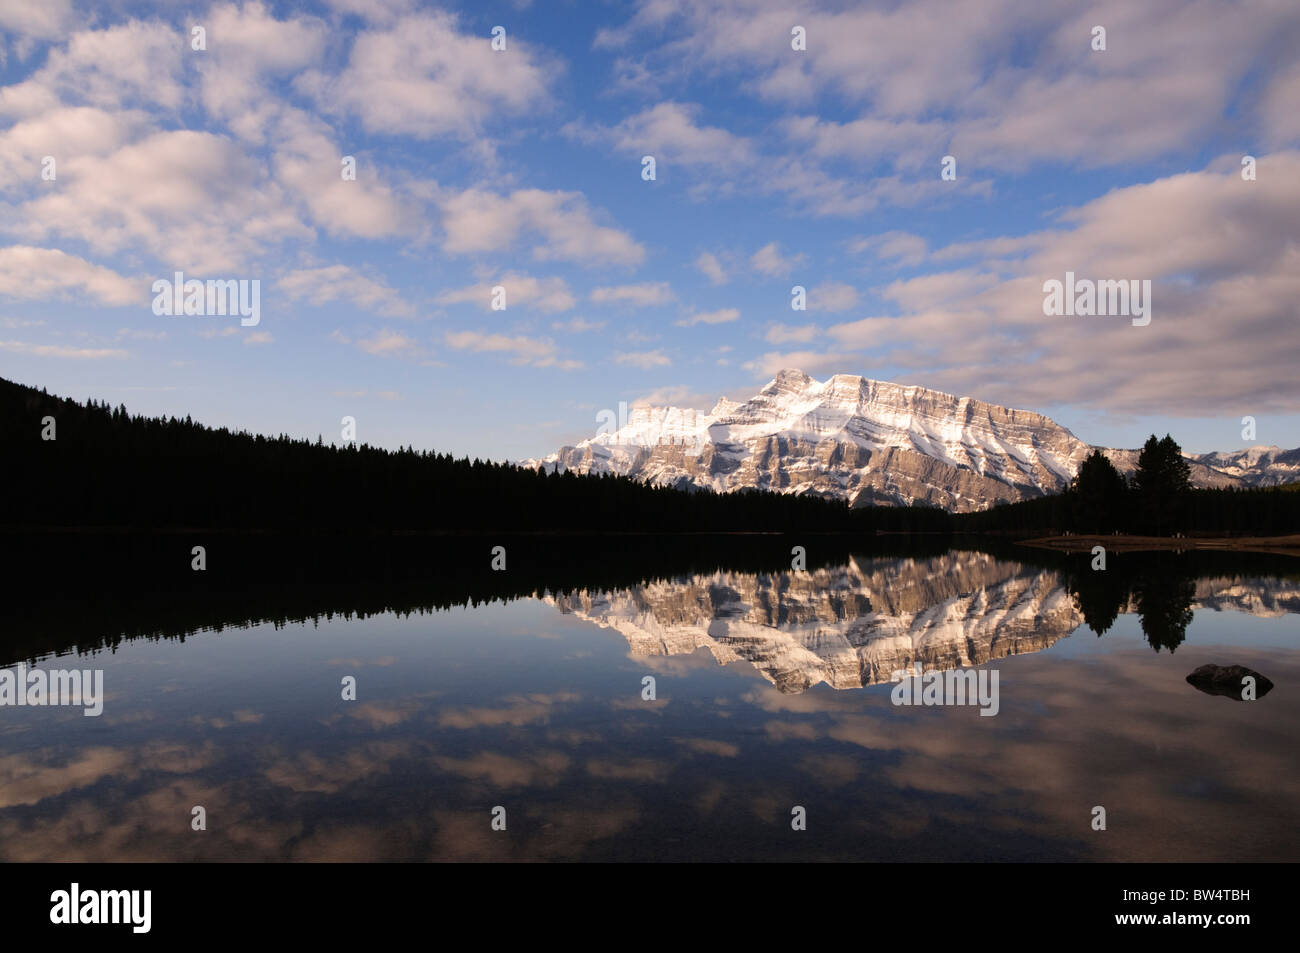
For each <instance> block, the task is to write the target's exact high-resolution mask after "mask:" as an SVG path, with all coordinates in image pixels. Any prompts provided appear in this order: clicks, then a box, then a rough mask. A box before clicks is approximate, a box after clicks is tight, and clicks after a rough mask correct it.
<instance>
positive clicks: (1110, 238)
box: [805, 152, 1300, 417]
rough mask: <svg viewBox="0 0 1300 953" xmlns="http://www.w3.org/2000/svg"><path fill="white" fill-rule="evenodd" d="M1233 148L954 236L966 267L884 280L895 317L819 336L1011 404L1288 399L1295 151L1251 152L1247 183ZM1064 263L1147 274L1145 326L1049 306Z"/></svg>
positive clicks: (1266, 404) (1299, 258) (1296, 280)
mask: <svg viewBox="0 0 1300 953" xmlns="http://www.w3.org/2000/svg"><path fill="white" fill-rule="evenodd" d="M1237 158H1238V157H1237V156H1234V155H1229V156H1226V157H1224V159H1223V160H1221V161H1217V162H1215V163H1213V164H1212V169H1209V170H1206V171H1202V172H1195V173H1184V174H1181V175H1174V176H1170V177H1167V178H1163V179H1158V180H1156V181H1154V182H1149V183H1144V184H1140V185H1134V186H1129V187H1127V188H1121V189H1115V190H1112V191H1111V192H1108V193H1107V194H1105V195H1103V196H1101V197H1100V198H1098V199H1095V200H1093V201H1091V202H1088V203H1086V204H1085V205H1083V206H1080V207H1078V208H1074V209H1069V210H1066V211H1065V212H1063V213H1061V214H1060V215H1059V216H1058V221H1059V223H1060V224H1059V227H1055V228H1051V229H1048V230H1045V231H1042V232H1038V233H1034V234H1032V235H1028V236H1017V237H1013V238H1011V239H1003V238H994V239H989V240H986V241H983V242H970V243H965V244H964V245H963V246H962V247H961V249H960V252H961V256H962V257H966V258H972V257H973V258H975V259H976V261H975V262H974V263H973V264H971V265H970V266H969V267H965V268H959V269H955V270H953V271H948V272H937V273H933V274H929V275H925V276H923V277H919V278H914V279H910V280H907V281H899V282H894V283H893V284H891V285H889V286H888V287H886V288H885V289H884V290H883V295H884V296H885V297H886V298H888V299H890V300H892V301H894V302H895V304H896V305H897V306H898V309H899V314H898V315H897V316H888V317H868V318H864V319H862V320H860V321H852V322H848V323H844V324H840V325H835V326H833V327H831V328H829V329H828V331H827V333H828V334H829V335H830V336H831V337H832V338H833V339H835V340H837V341H838V342H839V344H840V346H841V347H842V348H845V349H848V350H855V349H866V348H870V349H871V350H872V354H873V360H874V361H876V362H877V363H890V364H893V365H895V366H898V367H905V368H909V369H911V370H912V371H914V372H915V375H916V376H918V377H923V378H924V379H925V380H926V382H927V384H928V385H929V386H933V387H938V388H941V389H943V390H946V391H949V392H952V393H963V394H971V395H974V396H980V397H983V398H985V399H989V400H996V401H998V402H1000V403H1003V404H1007V405H1009V406H1022V407H1042V406H1051V405H1058V404H1063V403H1077V404H1081V405H1087V406H1092V407H1096V408H1099V409H1105V410H1108V411H1112V412H1118V413H1125V414H1136V415H1152V414H1174V415H1201V416H1225V417H1232V416H1233V415H1234V414H1235V415H1236V416H1237V417H1240V415H1241V414H1240V413H1239V412H1238V408H1242V407H1245V408H1249V409H1251V410H1252V411H1253V412H1254V413H1262V412H1296V411H1300V381H1298V380H1297V378H1296V376H1295V374H1294V372H1293V370H1292V368H1293V367H1294V366H1295V365H1296V364H1297V363H1300V338H1298V337H1297V335H1296V334H1295V333H1294V329H1295V320H1296V310H1295V307H1296V305H1295V302H1296V301H1297V300H1300V245H1297V243H1296V241H1295V238H1294V231H1295V225H1294V223H1295V222H1296V221H1297V220H1300V153H1296V152H1286V153H1274V154H1270V155H1267V156H1262V157H1261V159H1260V165H1261V169H1263V168H1265V167H1267V168H1268V169H1269V173H1268V174H1267V175H1261V176H1260V178H1259V180H1258V181H1256V182H1245V181H1243V180H1242V179H1241V177H1240V175H1239V168H1238V165H1237V161H1236V160H1237ZM1220 170H1223V171H1220ZM940 251H941V252H943V251H944V250H940ZM935 257H936V258H937V259H940V260H943V259H946V258H948V257H950V256H948V255H946V254H941V253H936V256H935ZM952 257H956V256H952ZM1066 271H1073V272H1074V273H1075V274H1076V275H1077V276H1078V277H1080V278H1090V279H1113V280H1139V281H1141V280H1149V281H1151V283H1152V302H1151V306H1152V310H1151V323H1150V324H1149V325H1148V326H1146V327H1134V326H1132V324H1131V321H1130V320H1129V319H1128V318H1126V317H1109V318H1104V317H1102V318H1080V317H1047V316H1045V315H1044V314H1043V307H1042V306H1043V298H1044V293H1043V290H1042V286H1043V282H1044V281H1046V280H1048V279H1056V280H1063V279H1064V276H1065V272H1066ZM1008 354H1016V355H1019V357H1018V359H1017V360H1016V361H1015V362H1012V363H1008V361H1007V355H1008ZM805 369H806V368H805ZM1229 371H1230V372H1229ZM1229 408H1231V410H1230V409H1229Z"/></svg>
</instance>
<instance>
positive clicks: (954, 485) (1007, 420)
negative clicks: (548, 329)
mask: <svg viewBox="0 0 1300 953" xmlns="http://www.w3.org/2000/svg"><path fill="white" fill-rule="evenodd" d="M1093 449H1094V448H1093V447H1092V446H1090V445H1089V444H1087V443H1085V442H1084V441H1082V440H1080V439H1079V438H1078V437H1076V436H1075V435H1074V434H1072V433H1071V432H1070V431H1069V430H1067V429H1066V428H1065V427H1062V426H1061V425H1060V424H1058V423H1056V422H1055V421H1053V420H1052V419H1050V418H1048V417H1045V416H1043V415H1042V414H1038V413H1035V412H1033V411H1027V410H1014V409H1011V408H1008V407H1004V406H1001V405H998V404H990V403H986V402H984V401H980V400H977V399H975V398H971V397H958V396H955V395H953V394H946V393H943V392H941V391H935V390H929V389H928V388H925V387H921V386H918V385H905V384H895V383H893V382H890V381H877V380H872V379H871V378H867V377H862V376H859V375H855V374H835V375H832V376H831V377H829V378H827V379H826V380H825V381H818V380H816V379H814V378H813V377H811V376H810V375H808V374H806V373H805V372H803V371H801V370H799V369H798V368H782V369H781V370H780V371H778V372H777V374H776V376H775V377H773V378H772V380H771V381H769V382H768V383H767V384H766V385H764V386H763V387H762V388H761V389H760V390H759V391H758V393H756V394H755V395H754V396H752V397H750V398H749V399H748V400H744V401H740V402H737V401H733V400H730V399H728V398H725V397H723V398H720V399H719V400H718V402H717V404H715V405H714V407H713V409H712V410H711V411H710V412H709V413H707V414H703V413H697V412H695V411H682V410H678V409H676V408H671V407H670V408H647V409H645V410H644V412H643V411H642V410H640V409H638V411H637V413H635V414H634V415H632V416H631V417H630V419H628V420H627V421H626V422H625V423H624V425H623V426H622V427H620V428H619V429H618V430H617V431H615V432H612V433H611V432H603V433H601V434H598V435H597V436H596V437H594V438H592V439H590V440H584V441H582V442H581V443H580V444H578V445H577V446H576V447H564V448H562V449H561V450H560V451H558V452H556V453H553V454H551V455H550V456H548V457H545V458H543V459H542V460H537V461H529V465H532V466H540V467H543V468H548V469H556V470H576V471H578V472H581V473H590V472H598V473H616V474H620V475H626V476H633V477H636V478H639V479H642V480H646V481H648V482H652V483H656V484H661V485H670V486H679V487H687V486H697V487H707V488H710V489H713V490H715V491H717V492H728V491H731V490H739V489H746V488H758V489H766V490H774V491H777V492H782V493H795V494H798V493H813V494H817V495H823V496H831V497H839V498H843V499H847V500H848V501H849V502H850V503H852V504H853V505H909V504H916V503H920V504H926V505H932V506H939V507H943V508H944V509H948V510H952V511H957V512H965V511H969V510H977V509H984V508H986V507H989V506H992V505H994V504H996V503H999V502H1014V501H1016V500H1021V499H1027V498H1030V497H1035V496H1042V495H1044V494H1049V493H1059V492H1060V491H1061V490H1063V489H1065V488H1066V487H1067V486H1068V485H1069V482H1070V480H1071V479H1073V477H1074V475H1075V473H1077V472H1078V469H1079V466H1080V464H1082V462H1083V460H1084V459H1085V458H1086V457H1087V456H1088V454H1089V453H1091V452H1092V451H1093ZM1105 452H1106V454H1107V455H1108V456H1109V457H1110V458H1111V459H1112V461H1114V462H1115V465H1116V466H1118V467H1119V468H1120V469H1121V470H1122V471H1126V472H1127V471H1131V470H1132V469H1133V468H1134V467H1135V466H1136V461H1137V456H1138V453H1137V451H1136V450H1109V449H1108V450H1106V451H1105ZM1294 453H1295V454H1296V456H1295V457H1294V458H1292V456H1291V455H1290V454H1286V453H1281V454H1279V453H1276V452H1274V451H1273V450H1272V448H1269V449H1268V450H1262V449H1260V448H1252V450H1250V451H1238V452H1237V453H1233V454H1203V455H1200V456H1198V457H1193V458H1191V460H1192V480H1193V482H1194V483H1195V484H1196V485H1200V486H1240V485H1257V484H1258V482H1259V481H1260V480H1265V479H1267V480H1269V481H1271V482H1285V480H1286V479H1287V478H1288V477H1287V474H1291V473H1293V471H1294V473H1296V474H1300V451H1297V452H1294ZM1266 468H1267V469H1269V471H1270V474H1268V475H1266V474H1264V473H1263V470H1264V469H1266ZM1283 471H1285V473H1284V472H1283ZM1289 478H1290V479H1294V475H1292V476H1290V477H1289Z"/></svg>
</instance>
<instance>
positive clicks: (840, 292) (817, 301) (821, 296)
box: [808, 281, 858, 311]
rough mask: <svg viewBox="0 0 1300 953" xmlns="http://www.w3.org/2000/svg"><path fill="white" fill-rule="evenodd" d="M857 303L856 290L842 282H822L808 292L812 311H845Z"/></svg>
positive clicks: (809, 305)
mask: <svg viewBox="0 0 1300 953" xmlns="http://www.w3.org/2000/svg"><path fill="white" fill-rule="evenodd" d="M857 303H858V289H856V288H854V287H853V286H852V285H846V284H844V283H843V282H842V281H823V282H822V283H821V284H819V285H817V286H816V287H815V288H813V289H812V290H811V291H809V292H808V307H809V308H810V309H812V310H813V311H847V310H849V309H850V308H852V307H853V306H854V305H855V304H857Z"/></svg>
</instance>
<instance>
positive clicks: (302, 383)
mask: <svg viewBox="0 0 1300 953" xmlns="http://www.w3.org/2000/svg"><path fill="white" fill-rule="evenodd" d="M1133 6H1134V5H1132V4H1130V3H1096V4H1087V5H1081V4H1078V3H1073V2H1063V0H1062V2H1053V0H1048V2H1043V3H1035V4H1024V3H1019V4H1017V3H1011V2H1003V0H978V2H969V3H963V4H961V5H960V6H959V7H953V6H952V5H951V4H946V3H934V2H928V0H927V2H915V3H906V4H841V3H825V2H816V3H804V4H783V3H776V2H769V0H725V2H720V3H716V4H707V5H705V4H691V3H679V2H676V0H648V2H644V3H631V2H629V3H614V2H607V3H583V4H577V3H540V2H538V3H533V4H527V3H516V4H511V3H501V4H483V5H471V6H468V7H466V8H464V9H461V8H457V7H453V6H443V5H433V4H423V3H416V2H414V0H411V2H404V0H391V2H386V0H330V2H320V3H265V4H259V3H252V2H247V3H243V4H238V3H216V4H211V5H208V4H204V3H194V4H190V5H178V4H172V3H160V4H152V3H114V2H107V3H104V2H101V3H96V4H93V5H83V4H77V3H72V2H67V0H40V2H35V0H17V2H9V3H6V4H5V6H4V8H3V10H2V11H0V29H2V30H3V31H4V32H3V46H2V47H0V50H2V51H3V61H2V63H0V84H2V85H0V376H4V377H7V378H10V379H14V380H18V381H21V382H23V383H29V384H35V385H37V386H44V387H47V388H48V389H50V390H51V391H53V392H57V393H61V394H66V395H70V396H73V397H76V398H78V399H84V398H86V397H88V396H94V397H96V398H97V399H103V400H108V401H110V402H112V403H113V404H117V403H126V404H127V406H128V407H129V408H131V409H132V410H134V411H137V412H144V413H157V414H177V415H180V416H184V415H186V414H189V415H191V416H193V417H195V418H197V419H200V420H203V421H205V422H208V423H211V424H214V425H227V426H232V427H239V428H247V429H249V430H252V431H256V432H263V433H280V432H287V433H291V434H296V435H302V436H309V437H313V438H314V437H315V436H316V435H317V434H323V435H324V437H325V439H326V440H331V439H337V438H338V436H339V429H340V424H339V421H340V418H341V417H343V416H344V415H351V416H353V417H355V418H356V420H357V430H358V437H359V439H360V440H362V441H365V442H370V443H376V444H381V445H386V446H397V445H406V444H412V445H414V446H416V447H420V448H435V449H438V450H448V451H452V452H455V453H457V454H469V455H471V456H482V457H490V458H496V459H505V458H510V459H517V458H522V457H528V456H540V455H542V454H544V453H547V452H549V451H551V450H553V449H555V448H556V447H558V446H559V445H561V444H564V443H573V442H576V441H577V440H578V439H581V438H582V437H583V436H589V435H591V434H592V433H593V432H594V431H595V429H596V415H597V413H598V412H599V411H601V410H602V409H606V408H617V406H618V403H619V402H620V401H628V402H636V401H646V400H649V401H653V402H656V403H672V404H676V405H679V406H693V407H697V408H699V409H701V410H707V409H708V408H709V407H710V406H712V404H713V403H714V401H716V399H717V398H718V397H720V396H723V395H726V396H729V397H733V398H740V397H745V396H749V395H750V394H752V393H754V392H755V391H756V390H757V389H758V388H759V387H761V386H762V384H763V383H765V382H766V381H767V380H769V379H770V378H771V377H772V376H773V374H774V373H775V371H776V370H778V369H779V368H781V367H798V368H800V369H802V370H804V371H806V372H807V373H809V374H812V375H813V376H814V377H819V378H820V377H825V376H828V375H830V374H834V373H846V374H864V375H867V376H871V377H877V378H881V379H888V380H896V381H899V382H902V383H909V384H921V385H924V386H928V387H934V388H937V389H940V390H945V391H949V392H953V393H960V394H965V395H969V396H973V397H978V398H981V399H985V400H990V401H995V402H999V403H1004V404H1008V405H1011V406H1017V407H1026V408H1029V409H1032V410H1036V411H1040V412H1043V413H1047V414H1049V415H1051V416H1053V417H1054V418H1056V419H1057V420H1058V421H1059V422H1061V423H1062V424H1064V425H1065V426H1067V427H1069V428H1071V429H1072V430H1073V431H1074V432H1075V433H1076V434H1077V435H1078V436H1080V437H1082V438H1083V439H1085V440H1088V441H1090V442H1094V443H1101V444H1106V445H1111V446H1136V445H1138V444H1140V443H1141V441H1142V439H1143V438H1144V437H1145V435H1146V434H1147V433H1149V432H1151V431H1152V430H1158V431H1159V432H1161V433H1163V432H1165V431H1166V430H1168V431H1171V432H1173V433H1174V435H1175V436H1176V437H1177V438H1179V439H1180V440H1181V442H1182V443H1183V445H1184V447H1185V448H1187V449H1190V450H1208V449H1233V448H1236V447H1241V446H1245V445H1247V444H1249V443H1272V444H1278V445H1282V446H1286V447H1293V446H1297V445H1300V384H1298V383H1297V376H1296V375H1295V373H1294V368H1295V366H1296V365H1297V361H1298V360H1300V335H1298V334H1297V332H1296V320H1297V316H1298V315H1297V304H1296V302H1297V301H1300V239H1298V237H1297V236H1298V235H1300V227H1298V226H1297V224H1296V223H1297V222H1300V152H1298V151H1297V145H1298V144H1300V108H1298V107H1300V57H1298V56H1297V52H1296V51H1297V50H1300V9H1298V8H1296V7H1295V5H1294V4H1290V3H1280V2H1269V0H1254V2H1239V3H1218V2H1216V3H1190V2H1181V0H1153V2H1151V3H1144V4H1142V5H1140V9H1134V8H1133ZM498 25H500V26H503V27H504V28H505V31H506V34H505V37H506V48H505V50H503V51H494V50H493V49H492V48H491V36H492V29H493V27H494V26H498ZM796 26H802V27H804V30H805V32H806V38H807V41H806V49H804V50H795V49H792V42H791V39H792V35H791V31H792V29H793V28H794V27H796ZM1096 26H1103V27H1104V28H1105V46H1106V48H1105V49H1104V50H1096V49H1093V46H1094V45H1095V41H1094V35H1095V31H1094V27H1096ZM195 27H202V28H203V31H204V34H203V38H204V45H205V47H206V48H205V49H203V50H195V49H192V39H193V33H192V31H193V29H194V28H195ZM645 155H652V156H654V157H655V160H656V178H655V180H654V181H646V180H645V179H643V178H642V161H641V160H642V157H643V156H645ZM946 155H951V156H953V157H954V158H955V160H956V178H955V180H951V181H946V180H944V179H943V178H941V175H940V172H941V163H942V160H943V157H944V156H946ZM1247 155H1249V156H1252V157H1254V158H1255V162H1256V166H1255V167H1256V176H1255V178H1254V179H1253V180H1250V179H1246V178H1243V176H1242V174H1241V160H1242V157H1243V156H1247ZM47 156H49V157H53V159H54V160H55V165H54V168H55V176H54V178H53V180H50V179H48V178H43V177H42V171H43V169H44V168H45V163H46V157H47ZM343 156H353V157H355V159H356V168H357V176H356V180H355V181H345V180H344V179H343V177H342V176H341V174H340V169H341V160H342V157H343ZM176 270H180V271H183V272H184V273H185V275H186V277H191V278H199V279H209V278H216V279H249V280H251V279H258V280H260V282H261V316H260V317H261V320H260V323H259V324H258V325H257V326H256V327H242V326H241V325H240V322H239V320H238V318H236V317H229V316H219V315H209V316H200V315H189V316H168V315H156V314H154V312H153V309H152V307H151V303H152V300H153V294H152V292H151V290H150V289H151V286H152V284H153V282H154V281H156V280H158V279H161V278H170V277H171V275H172V274H173V272H174V271H176ZM1067 270H1071V271H1074V272H1075V273H1076V274H1077V275H1079V276H1080V277H1089V278H1094V279H1123V280H1150V281H1151V282H1152V285H1153V297H1152V321H1151V323H1150V325H1148V326H1145V327H1137V326H1134V325H1132V323H1131V322H1130V321H1129V320H1128V319H1127V318H1125V317H1122V316H1108V317H1081V316H1068V317H1066V316H1059V317H1049V316H1045V315H1044V314H1043V310H1042V301H1043V293H1042V283H1043V282H1044V281H1045V280H1048V279H1053V278H1055V279H1060V278H1062V277H1063V275H1064V273H1065V271H1067ZM497 285H500V286H502V287H504V288H505V289H506V304H507V306H506V309H505V310H504V311H494V310H492V309H491V308H490V300H491V289H492V288H493V287H494V286H497ZM795 285H800V286H803V287H804V288H806V289H807V291H808V307H807V310H805V311H793V310H792V309H791V306H790V305H791V288H792V287H793V286H795ZM1245 415H1251V416H1254V417H1255V418H1256V420H1257V438H1256V440H1254V441H1248V440H1243V439H1242V436H1241V418H1242V417H1243V416H1245Z"/></svg>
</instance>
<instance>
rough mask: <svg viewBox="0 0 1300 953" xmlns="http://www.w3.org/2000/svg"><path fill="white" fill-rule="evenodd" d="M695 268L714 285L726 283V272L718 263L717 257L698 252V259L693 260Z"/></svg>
mask: <svg viewBox="0 0 1300 953" xmlns="http://www.w3.org/2000/svg"><path fill="white" fill-rule="evenodd" d="M695 267H696V269H697V270H698V271H699V272H700V273H701V274H703V275H704V277H706V278H708V279H709V281H711V282H713V283H714V284H715V285H725V284H726V283H727V272H726V270H725V269H723V267H722V262H720V261H718V256H717V255H715V254H713V253H712V252H707V251H706V252H700V255H699V257H698V258H696V259H695Z"/></svg>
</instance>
